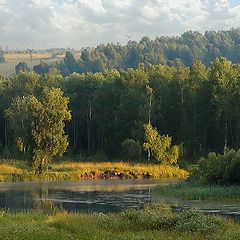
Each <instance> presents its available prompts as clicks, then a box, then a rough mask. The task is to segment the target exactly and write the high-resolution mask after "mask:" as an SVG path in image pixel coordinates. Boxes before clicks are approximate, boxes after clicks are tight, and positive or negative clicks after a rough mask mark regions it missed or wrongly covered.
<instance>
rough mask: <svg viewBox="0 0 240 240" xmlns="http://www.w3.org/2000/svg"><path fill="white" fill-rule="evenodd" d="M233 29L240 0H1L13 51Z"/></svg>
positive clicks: (2, 41)
mask: <svg viewBox="0 0 240 240" xmlns="http://www.w3.org/2000/svg"><path fill="white" fill-rule="evenodd" d="M232 27H234V28H237V27H240V0H0V45H1V46H2V47H6V46H8V47H9V48H11V49H26V48H34V49H40V48H51V47H65V48H66V47H71V48H76V49H80V48H81V47H94V46H97V45H99V44H101V43H107V42H113V43H117V42H119V43H121V44H126V43H127V41H128V40H129V38H128V36H130V35H131V40H136V41H137V40H139V39H141V38H142V37H143V36H149V37H151V38H155V37H156V36H160V35H168V36H173V35H179V34H181V33H183V32H185V31H188V30H193V31H200V32H202V33H204V32H205V31H208V30H222V29H224V30H226V29H230V28H232Z"/></svg>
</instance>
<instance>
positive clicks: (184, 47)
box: [35, 28, 240, 76]
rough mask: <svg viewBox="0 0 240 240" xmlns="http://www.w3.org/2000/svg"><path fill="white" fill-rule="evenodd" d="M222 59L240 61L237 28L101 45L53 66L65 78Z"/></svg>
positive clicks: (40, 70)
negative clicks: (78, 74)
mask: <svg viewBox="0 0 240 240" xmlns="http://www.w3.org/2000/svg"><path fill="white" fill-rule="evenodd" d="M219 57H225V58H227V59H229V60H230V61H232V62H233V63H238V62H239V60H240V28H237V29H231V30H228V31H206V32H205V34H201V33H199V32H195V31H188V32H185V33H183V34H182V35H181V36H174V37H168V36H160V37H156V38H155V39H150V38H149V37H147V36H145V37H143V38H142V39H141V40H140V41H139V42H136V41H132V40H131V41H129V42H128V43H127V44H126V45H124V46H123V45H120V44H118V43H117V44H115V43H108V44H100V45H99V46H97V47H96V48H86V49H84V50H83V51H82V53H81V56H80V58H79V59H75V58H74V56H73V55H72V54H71V53H70V52H68V53H67V54H66V57H65V59H64V60H63V61H62V62H60V63H58V64H53V65H52V67H57V68H58V69H59V70H60V71H61V73H62V74H63V75H64V76H67V75H69V74H71V73H73V72H78V73H87V72H92V73H96V72H106V71H108V70H109V69H118V70H120V69H124V70H127V69H128V68H136V67H137V66H138V64H140V63H143V64H144V65H145V66H149V65H151V64H152V65H154V64H163V65H168V66H176V67H181V66H184V65H185V66H189V67H190V66H191V65H192V64H193V62H194V61H196V60H201V61H202V62H203V63H204V64H205V65H206V66H209V65H210V63H211V62H212V61H214V60H215V59H216V58H219ZM47 68H48V67H47V66H44V68H43V64H42V63H41V64H40V65H39V66H38V67H37V68H35V70H36V71H37V72H38V73H44V72H45V71H46V69H47Z"/></svg>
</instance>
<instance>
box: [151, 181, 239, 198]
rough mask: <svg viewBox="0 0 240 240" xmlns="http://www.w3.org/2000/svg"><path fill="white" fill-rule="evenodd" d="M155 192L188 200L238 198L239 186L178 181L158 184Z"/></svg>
mask: <svg viewBox="0 0 240 240" xmlns="http://www.w3.org/2000/svg"><path fill="white" fill-rule="evenodd" d="M155 193H156V194H159V195H166V196H171V197H178V198H182V199H188V200H198V199H201V200H227V199H228V200H231V199H232V200H240V186H218V185H213V186H208V185H206V186H202V185H197V184H191V183H179V184H174V185H172V184H171V185H165V186H159V187H158V188H157V189H156V190H155Z"/></svg>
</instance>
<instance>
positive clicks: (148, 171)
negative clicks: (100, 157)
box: [0, 160, 188, 181]
mask: <svg viewBox="0 0 240 240" xmlns="http://www.w3.org/2000/svg"><path fill="white" fill-rule="evenodd" d="M187 176H188V172H187V171H185V170H182V169H180V168H178V167H175V166H168V165H160V164H137V163H136V164H131V163H124V162H114V163H112V162H94V163H93V162H83V163H79V162H78V163H74V162H64V163H53V164H51V165H50V166H49V170H48V171H47V172H45V173H43V174H40V175H35V174H34V173H33V171H31V168H30V167H28V166H27V165H26V164H25V162H24V161H10V160H3V161H2V163H0V181H37V180H40V181H60V180H65V181H67V180H72V181H74V180H80V179H109V178H120V179H135V178H140V179H141V178H156V179H161V178H186V177H187Z"/></svg>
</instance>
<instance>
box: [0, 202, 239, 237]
mask: <svg viewBox="0 0 240 240" xmlns="http://www.w3.org/2000/svg"><path fill="white" fill-rule="evenodd" d="M239 227H240V226H239V225H238V224H236V223H233V222H230V221H229V220H226V219H224V218H221V217H216V216H206V215H203V214H201V213H200V212H197V211H194V210H190V211H187V212H183V213H172V212H170V210H168V209H165V210H162V206H160V207H159V206H158V205H152V206H147V207H145V208H144V209H143V210H127V211H125V212H122V213H117V214H107V215H105V214H90V215H88V214H72V213H62V212H61V213H56V214H53V215H45V214H42V213H34V212H32V213H17V214H13V213H6V212H0V239H13V240H14V239H16V240H17V239H28V240H31V239H34V240H38V239H41V240H46V239H49V240H50V239H51V240H54V239H63V240H64V239H81V240H93V239H95V240H100V239H101V240H103V239H105V240H108V239H109V240H158V239H159V240H160V239H184V240H191V239H194V240H203V239H212V240H215V239H216V240H226V239H231V240H234V239H236V240H237V239H239V238H240V230H239V229H240V228H239Z"/></svg>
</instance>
